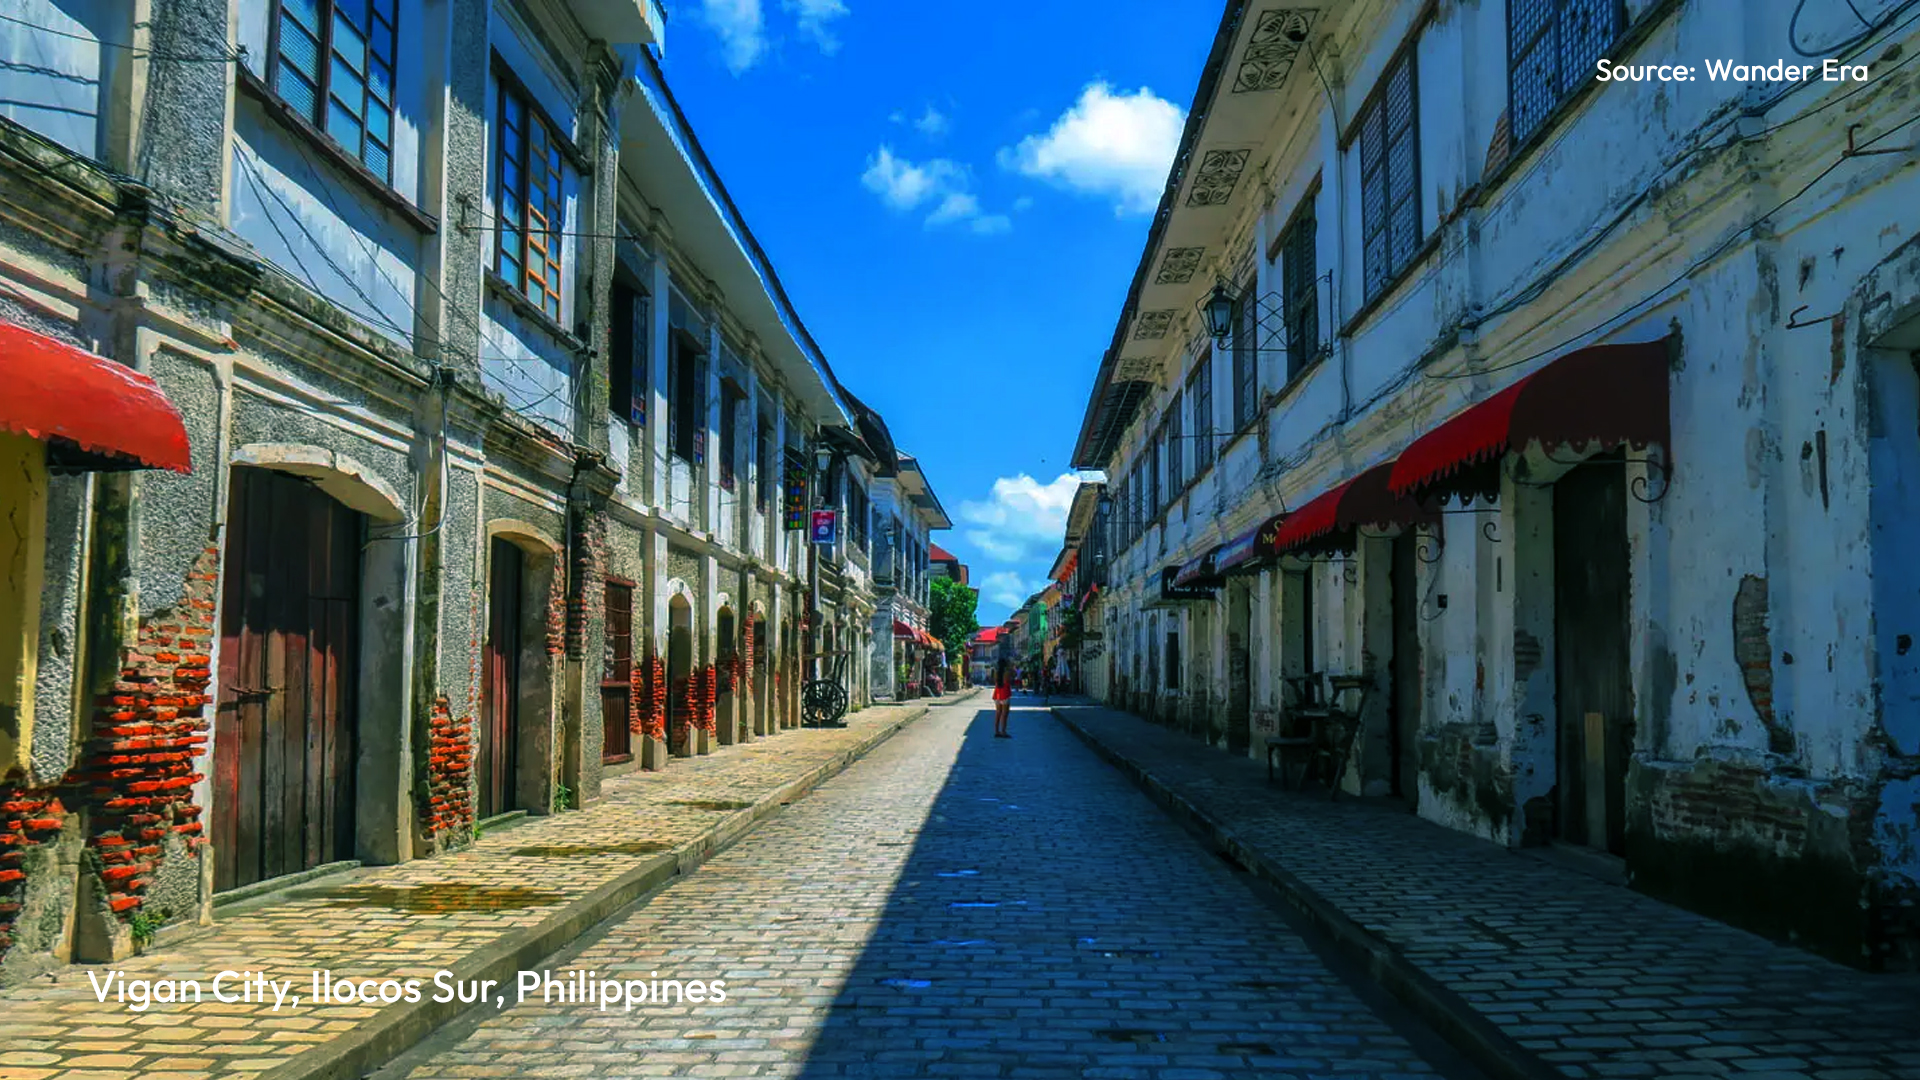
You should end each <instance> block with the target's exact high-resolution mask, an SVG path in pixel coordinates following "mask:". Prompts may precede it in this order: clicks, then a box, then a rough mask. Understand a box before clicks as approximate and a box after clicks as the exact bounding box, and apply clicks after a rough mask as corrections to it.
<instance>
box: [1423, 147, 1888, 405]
mask: <svg viewBox="0 0 1920 1080" xmlns="http://www.w3.org/2000/svg"><path fill="white" fill-rule="evenodd" d="M1916 122H1920V114H1915V115H1913V116H1910V117H1908V118H1907V119H1905V120H1902V121H1901V122H1899V123H1898V124H1895V125H1894V126H1893V127H1890V128H1888V129H1887V130H1885V131H1883V132H1881V133H1880V134H1878V135H1875V136H1874V137H1873V138H1871V139H1868V140H1867V141H1865V142H1863V143H1860V144H1858V145H1857V146H1856V147H1855V149H1856V150H1864V149H1866V148H1867V147H1869V146H1872V145H1873V144H1875V143H1877V142H1879V141H1881V140H1882V139H1885V138H1887V137H1888V136H1890V135H1892V134H1893V133H1894V132H1896V131H1900V130H1901V129H1903V128H1906V127H1908V126H1909V125H1911V124H1914V123H1916ZM1853 156H1854V155H1853V154H1850V153H1842V154H1841V155H1840V156H1839V157H1838V158H1836V159H1834V161H1833V163H1832V164H1830V165H1828V166H1827V167H1826V168H1824V169H1822V170H1820V172H1819V173H1817V174H1815V176H1814V177H1813V179H1811V180H1809V181H1807V182H1806V184H1804V185H1803V186H1802V187H1801V188H1800V190H1798V191H1796V192H1794V193H1793V194H1792V195H1789V196H1787V197H1786V198H1785V199H1782V200H1781V201H1780V202H1779V203H1777V204H1775V205H1774V207H1773V208H1772V209H1770V210H1768V211H1766V212H1765V213H1762V214H1758V215H1756V216H1755V217H1754V218H1753V219H1752V220H1751V221H1749V222H1747V223H1746V224H1745V225H1743V226H1741V227H1740V228H1738V229H1735V230H1734V231H1733V233H1732V234H1731V235H1729V236H1728V237H1727V238H1726V239H1725V240H1722V241H1721V242H1720V243H1719V244H1716V245H1715V246H1714V248H1713V250H1711V251H1709V252H1707V253H1706V254H1705V255H1703V256H1701V257H1700V258H1699V259H1696V260H1695V261H1694V262H1692V263H1691V264H1689V265H1688V266H1687V267H1686V269H1684V270H1682V271H1680V273H1678V274H1676V275H1674V277H1673V279H1672V280H1670V281H1668V282H1667V283H1666V284H1664V285H1662V286H1660V287H1659V288H1658V289H1655V290H1654V291H1652V292H1650V293H1648V294H1647V295H1645V296H1643V297H1641V298H1640V299H1639V300H1636V301H1634V302H1633V303H1632V304H1629V305H1628V306H1626V307H1625V308H1622V309H1621V310H1619V311H1618V312H1615V313H1614V314H1613V315H1610V316H1608V317H1607V318H1605V319H1602V320H1601V321H1600V322H1598V323H1596V324H1594V325H1593V326H1590V327H1588V328H1587V329H1585V330H1583V331H1581V332H1579V333H1577V334H1574V335H1572V336H1571V337H1568V338H1566V339H1564V340H1562V341H1560V342H1557V343H1555V344H1554V345H1551V346H1549V347H1547V348H1545V349H1542V350H1540V351H1539V352H1536V353H1533V354H1531V355H1528V356H1523V357H1521V358H1519V359H1517V360H1509V361H1507V362H1506V363H1503V364H1498V365H1495V366H1493V367H1475V368H1473V369H1472V370H1469V371H1457V372H1447V373H1444V374H1435V373H1433V372H1430V371H1429V372H1422V375H1423V377H1425V378H1429V379H1436V380H1450V379H1470V378H1474V377H1476V376H1480V375H1487V374H1491V373H1493V372H1496V371H1506V370H1508V369H1509V368H1516V367H1519V366H1521V365H1523V364H1528V363H1532V362H1533V361H1535V360H1539V359H1541V358H1543V357H1546V356H1552V355H1554V354H1556V353H1559V352H1562V351H1563V350H1565V349H1567V348H1568V347H1570V346H1572V345H1574V344H1576V343H1578V342H1580V341H1582V340H1584V339H1586V338H1589V337H1592V336H1593V335H1594V334H1598V333H1600V332H1602V331H1604V330H1606V329H1607V328H1608V327H1610V326H1612V325H1613V324H1614V323H1617V322H1619V321H1620V320H1622V319H1624V318H1626V317H1628V316H1629V315H1632V314H1635V313H1637V312H1638V311H1640V310H1641V309H1642V308H1644V307H1646V306H1647V305H1648V304H1651V303H1652V302H1653V301H1655V300H1656V299H1659V298H1660V297H1662V296H1664V295H1665V294H1666V293H1667V291H1668V290H1669V289H1672V288H1673V287H1674V286H1675V285H1678V284H1680V283H1681V282H1683V281H1685V280H1686V279H1687V278H1689V277H1691V276H1692V275H1693V273H1694V271H1696V270H1698V269H1700V268H1701V267H1703V266H1705V265H1707V264H1708V263H1710V262H1712V261H1713V260H1715V259H1717V258H1719V257H1720V256H1721V255H1722V254H1724V253H1725V252H1726V251H1727V249H1728V248H1731V247H1732V246H1733V245H1734V244H1736V243H1738V242H1739V241H1740V240H1741V239H1742V238H1743V237H1745V236H1746V235H1747V234H1748V233H1749V232H1751V231H1752V230H1753V229H1754V228H1755V227H1757V226H1758V225H1759V224H1760V223H1761V222H1763V221H1765V220H1767V219H1768V218H1770V217H1772V216H1773V215H1775V214H1777V213H1779V212H1780V211H1782V210H1784V209H1786V208H1787V207H1788V206H1789V205H1791V204H1793V203H1794V202H1796V201H1798V200H1799V199H1800V198H1802V197H1804V196H1805V195H1806V194H1807V192H1809V191H1812V190H1813V189H1814V187H1815V186H1816V185H1818V184H1819V183H1820V182H1821V181H1822V180H1825V179H1826V178H1827V177H1828V176H1830V175H1832V174H1833V172H1834V171H1835V170H1836V169H1838V168H1839V167H1840V166H1841V165H1844V164H1846V163H1847V161H1849V160H1851V159H1852V157H1853Z"/></svg>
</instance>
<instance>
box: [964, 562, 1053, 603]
mask: <svg viewBox="0 0 1920 1080" xmlns="http://www.w3.org/2000/svg"><path fill="white" fill-rule="evenodd" d="M1046 584H1047V583H1046V582H1045V581H1029V580H1027V579H1026V578H1023V577H1021V576H1020V574H1019V572H1018V571H1016V570H996V571H994V572H993V573H991V574H988V575H987V576H986V577H984V578H981V579H980V599H981V600H983V601H985V602H987V603H989V604H998V605H1000V606H1002V607H1008V608H1017V607H1019V606H1020V604H1021V602H1022V601H1024V600H1026V598H1027V597H1029V596H1032V595H1033V594H1034V593H1037V592H1039V591H1040V590H1041V589H1043V588H1045V587H1046Z"/></svg>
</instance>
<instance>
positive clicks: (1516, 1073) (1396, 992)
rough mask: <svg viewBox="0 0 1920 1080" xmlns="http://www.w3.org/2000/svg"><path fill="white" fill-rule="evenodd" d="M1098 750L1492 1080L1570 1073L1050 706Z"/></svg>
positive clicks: (1541, 1079) (1547, 1079)
mask: <svg viewBox="0 0 1920 1080" xmlns="http://www.w3.org/2000/svg"><path fill="white" fill-rule="evenodd" d="M1047 711H1048V712H1049V713H1051V714H1052V715H1053V718H1054V719H1055V720H1058V721H1059V722H1060V723H1061V725H1062V726H1064V727H1065V728H1066V729H1067V730H1068V731H1070V732H1072V733H1073V734H1074V735H1076V736H1078V737H1079V738H1080V741H1082V742H1084V743H1086V744H1087V746H1088V747H1090V748H1091V749H1092V750H1093V752H1094V753H1095V754H1097V755H1099V756H1100V757H1101V758H1102V759H1103V760H1105V761H1106V762H1107V763H1108V764H1110V765H1112V766H1114V767H1115V768H1116V769H1118V770H1120V772H1121V773H1122V774H1123V775H1125V776H1126V777H1127V778H1128V779H1130V780H1132V781H1133V782H1134V784H1135V785H1137V786H1138V787H1139V788H1140V789H1141V790H1142V791H1144V792H1145V793H1146V795H1147V797H1148V798H1149V799H1152V800H1153V801H1154V802H1155V803H1157V804H1159V805H1160V807H1161V808H1162V809H1164V810H1165V811H1166V812H1167V813H1168V815H1169V816H1170V817H1172V818H1174V819H1175V820H1177V821H1180V822H1181V823H1183V824H1186V825H1188V826H1191V827H1194V828H1197V829H1198V830H1199V831H1200V832H1201V833H1202V835H1204V836H1205V837H1206V838H1207V839H1208V840H1209V841H1210V842H1211V843H1212V844H1213V845H1214V847H1215V848H1217V849H1218V850H1219V851H1220V852H1221V854H1223V855H1225V856H1226V857H1227V858H1228V859H1230V860H1232V861H1233V862H1234V863H1235V864H1237V865H1239V866H1241V867H1243V868H1245V869H1246V870H1247V871H1248V872H1249V873H1252V874H1253V875H1254V876H1256V877H1258V878H1260V879H1261V880H1263V881H1265V882H1266V883H1267V884H1268V885H1271V886H1272V887H1273V888H1274V889H1276V890H1278V892H1279V893H1280V895H1281V897H1282V898H1284V899H1285V900H1286V902H1287V904H1288V906H1290V907H1292V908H1293V909H1294V910H1295V911H1297V912H1299V913H1300V914H1301V915H1303V916H1305V917H1306V919H1307V921H1308V922H1310V923H1312V924H1313V927H1314V929H1316V930H1318V931H1320V932H1321V933H1322V934H1324V935H1326V937H1327V938H1328V939H1329V940H1330V941H1331V942H1332V943H1333V944H1334V946H1335V947H1337V948H1338V949H1339V950H1340V951H1341V952H1342V953H1344V954H1346V955H1347V956H1348V958H1349V959H1351V960H1353V961H1355V962H1357V963H1358V964H1359V965H1360V966H1361V967H1363V968H1365V970H1366V972H1367V974H1368V976H1369V977H1370V978H1372V979H1373V981H1374V982H1376V983H1378V984H1379V985H1380V986H1381V987H1382V988H1384V989H1385V990H1386V991H1387V992H1388V993H1390V994H1392V995H1393V996H1394V997H1395V998H1396V999H1398V1000H1399V1001H1400V1003H1401V1004H1403V1005H1405V1006H1406V1007H1407V1008H1408V1009H1409V1010H1411V1011H1412V1012H1413V1013H1414V1015H1416V1016H1418V1017H1419V1018H1420V1019H1421V1020H1422V1021H1423V1022H1424V1023H1425V1024H1426V1025H1427V1026H1428V1027H1430V1028H1432V1029H1433V1030H1434V1032H1435V1033H1436V1034H1438V1035H1439V1036H1440V1037H1441V1038H1443V1039H1445V1040H1446V1041H1447V1042H1448V1044H1450V1045H1451V1046H1452V1047H1453V1048H1454V1049H1455V1050H1457V1051H1459V1052H1460V1054H1461V1055H1462V1056H1464V1057H1466V1058H1467V1060H1469V1061H1470V1062H1472V1063H1473V1064H1474V1065H1475V1066H1477V1067H1478V1068H1479V1069H1480V1070H1481V1071H1482V1072H1485V1073H1486V1074H1487V1076H1488V1077H1489V1078H1490V1080H1565V1078H1564V1076H1563V1075H1562V1074H1561V1073H1560V1072H1559V1071H1558V1070H1555V1069H1553V1068H1551V1067H1549V1066H1548V1065H1547V1064H1546V1063H1545V1062H1543V1061H1541V1060H1540V1059H1539V1058H1537V1057H1535V1056H1534V1055H1533V1054H1532V1053H1530V1052H1529V1051H1528V1050H1527V1049H1526V1048H1525V1047H1523V1046H1521V1045H1520V1044H1519V1043H1518V1042H1516V1041H1515V1040H1514V1038H1513V1037H1512V1036H1510V1035H1508V1034H1507V1033H1506V1032H1504V1031H1502V1030H1500V1028H1499V1026H1498V1025H1496V1024H1494V1023H1493V1022H1492V1021H1490V1020H1488V1019H1487V1018H1486V1017H1485V1016H1483V1015H1481V1014H1480V1012H1479V1010H1477V1009H1475V1008H1474V1007H1473V1006H1472V1005H1471V1004H1469V1003H1468V1002H1467V1001H1466V999H1464V998H1462V997H1460V996H1459V995H1458V994H1456V993H1454V992H1453V991H1452V990H1449V989H1447V988H1446V987H1445V986H1442V985H1441V984H1440V982H1439V981H1438V980H1436V979H1435V978H1434V977H1433V976H1431V975H1428V974H1427V973H1426V972H1424V971H1422V970H1420V968H1419V966H1418V965H1416V964H1415V963H1414V962H1413V961H1411V960H1409V959H1407V958H1406V957H1405V956H1404V955H1402V954H1401V953H1400V951H1399V950H1398V949H1396V948H1395V947H1394V946H1393V945H1392V944H1391V943H1390V942H1388V941H1387V940H1386V939H1385V938H1382V937H1380V936H1379V935H1378V934H1375V933H1373V932H1372V931H1370V930H1368V929H1366V928H1365V927H1363V926H1361V925H1360V924H1359V923H1357V922H1354V921H1353V920H1352V919H1351V918H1349V917H1348V916H1347V915H1346V913H1345V912H1342V911H1341V910H1340V909H1339V908H1338V907H1337V906H1336V905H1334V904H1333V903H1331V902H1330V901H1328V900H1327V899H1326V898H1325V897H1323V896H1321V895H1320V894H1319V893H1317V892H1315V891H1314V890H1313V889H1312V887H1310V886H1308V885H1307V884H1306V883H1305V882H1303V881H1301V880H1300V879H1299V878H1298V877H1296V876H1294V875H1293V873H1292V872H1290V871H1288V870H1287V869H1285V868H1284V867H1282V866H1281V865H1280V864H1279V863H1278V862H1277V861H1275V860H1274V859H1272V858H1270V857H1268V856H1266V855H1262V854H1261V853H1260V852H1258V851H1256V850H1254V849H1253V848H1251V847H1249V846H1248V845H1247V844H1245V843H1243V842H1241V840H1240V838H1239V837H1238V836H1237V835H1235V833H1234V831H1233V830H1232V829H1229V828H1227V827H1226V826H1225V825H1222V824H1221V823H1220V822H1219V821H1217V820H1215V819H1214V818H1213V817H1211V816H1209V815H1208V814H1206V813H1205V812H1203V811H1202V810H1201V809H1200V808H1199V807H1197V806H1195V805H1194V804H1193V803H1192V802H1191V801H1190V800H1188V799H1186V798H1185V797H1183V796H1181V795H1179V794H1178V793H1176V792H1175V791H1173V789H1171V788H1169V787H1168V786H1167V785H1166V784H1165V783H1164V782H1162V781H1161V780H1160V779H1159V778H1158V777H1156V776H1154V775H1153V774H1152V773H1149V772H1148V771H1147V770H1146V769H1145V768H1144V767H1143V766H1141V765H1140V764H1138V763H1137V762H1135V761H1134V760H1133V759H1131V758H1128V757H1126V756H1124V755H1122V754H1121V753H1120V752H1119V751H1118V750H1115V749H1114V748H1112V747H1110V746H1108V745H1107V744H1106V743H1104V742H1101V741H1100V739H1099V738H1097V737H1096V736H1094V735H1093V733H1092V732H1090V731H1088V730H1087V728H1086V727H1085V725H1083V724H1082V723H1081V722H1080V721H1078V720H1075V719H1070V718H1068V717H1066V716H1064V715H1062V714H1061V712H1060V710H1059V709H1058V708H1049V709H1048V710H1047Z"/></svg>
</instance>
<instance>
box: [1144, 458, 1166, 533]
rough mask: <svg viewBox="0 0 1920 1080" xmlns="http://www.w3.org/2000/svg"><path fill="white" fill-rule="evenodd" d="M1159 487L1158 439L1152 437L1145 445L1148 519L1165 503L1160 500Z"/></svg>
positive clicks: (1155, 514)
mask: <svg viewBox="0 0 1920 1080" xmlns="http://www.w3.org/2000/svg"><path fill="white" fill-rule="evenodd" d="M1160 496H1161V488H1160V440H1159V439H1157V438H1156V439H1154V440H1153V441H1152V442H1151V443H1149V444H1148V446H1147V515H1146V516H1147V517H1148V519H1149V520H1151V519H1152V518H1154V517H1155V516H1157V515H1158V514H1159V513H1160V508H1161V507H1162V506H1165V505H1166V503H1164V502H1162V501H1161V497H1160Z"/></svg>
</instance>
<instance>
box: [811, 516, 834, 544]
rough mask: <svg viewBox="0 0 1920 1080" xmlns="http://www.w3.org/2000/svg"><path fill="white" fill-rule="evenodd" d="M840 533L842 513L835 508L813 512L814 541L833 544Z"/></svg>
mask: <svg viewBox="0 0 1920 1080" xmlns="http://www.w3.org/2000/svg"><path fill="white" fill-rule="evenodd" d="M839 533H840V515H839V514H838V513H837V512H836V511H833V510H815V511H814V512H813V542H814V543H816V544H831V543H833V542H834V540H835V539H837V538H838V536H839Z"/></svg>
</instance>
